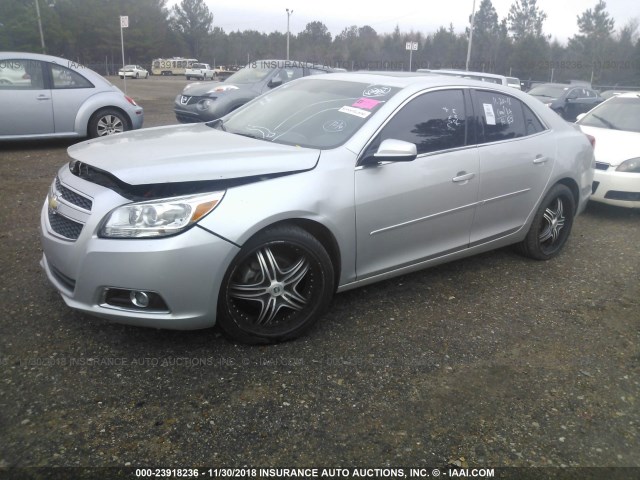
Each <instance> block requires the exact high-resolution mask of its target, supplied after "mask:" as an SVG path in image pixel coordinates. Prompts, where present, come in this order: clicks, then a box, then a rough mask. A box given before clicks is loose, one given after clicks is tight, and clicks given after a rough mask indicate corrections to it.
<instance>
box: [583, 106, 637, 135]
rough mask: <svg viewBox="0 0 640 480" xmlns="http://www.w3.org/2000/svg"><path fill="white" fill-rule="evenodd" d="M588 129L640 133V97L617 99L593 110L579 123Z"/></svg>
mask: <svg viewBox="0 0 640 480" xmlns="http://www.w3.org/2000/svg"><path fill="white" fill-rule="evenodd" d="M578 123H579V124H580V125H584V126H586V127H598V128H610V129H612V130H624V131H627V132H639V133H640V97H635V98H620V97H615V98H612V99H611V100H607V101H606V102H605V103H603V104H601V105H600V106H598V107H596V108H594V109H593V110H591V111H590V112H589V113H588V114H587V115H586V116H585V117H584V118H583V119H581V120H580V121H579V122H578Z"/></svg>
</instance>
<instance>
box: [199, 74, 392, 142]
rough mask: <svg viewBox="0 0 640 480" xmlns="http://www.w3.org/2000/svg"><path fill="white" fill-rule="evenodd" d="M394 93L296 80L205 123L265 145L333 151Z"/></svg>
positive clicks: (355, 84) (361, 85)
mask: <svg viewBox="0 0 640 480" xmlns="http://www.w3.org/2000/svg"><path fill="white" fill-rule="evenodd" d="M398 90H399V89H398V88H396V87H389V86H386V85H369V84H367V83H360V82H350V81H343V80H326V79H323V80H320V79H316V78H308V79H304V80H298V81H295V80H294V81H292V82H290V83H286V84H285V85H283V86H281V87H278V88H277V89H275V90H272V91H271V92H269V93H268V94H266V95H263V96H261V97H259V98H257V99H256V100H254V101H253V102H251V103H249V104H247V105H246V106H245V107H244V108H241V109H240V110H237V111H235V112H232V113H231V114H229V115H227V116H226V117H223V119H222V121H221V122H216V121H213V122H211V123H209V124H208V125H209V126H210V127H212V128H219V129H222V130H226V131H228V132H231V133H235V134H238V135H245V136H248V137H253V138H258V139H261V140H265V141H269V142H275V143H284V144H287V145H298V146H301V147H308V148H320V149H326V148H334V147H337V146H338V145H341V144H343V143H344V142H346V141H347V140H348V139H349V138H351V136H352V135H353V134H354V133H355V132H356V131H357V130H358V129H359V128H360V127H361V126H362V125H364V123H365V122H366V121H367V120H368V119H369V118H370V117H371V116H372V115H373V114H374V113H375V112H376V111H377V110H379V109H380V107H381V106H382V105H384V103H385V102H387V101H388V100H389V99H390V98H391V97H392V96H393V95H394V94H395V93H397V92H398Z"/></svg>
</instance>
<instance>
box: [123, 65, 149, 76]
mask: <svg viewBox="0 0 640 480" xmlns="http://www.w3.org/2000/svg"><path fill="white" fill-rule="evenodd" d="M118 75H119V76H120V78H124V77H130V78H147V77H148V76H149V72H148V71H147V70H146V69H144V68H142V67H141V66H140V65H125V66H124V67H122V68H121V69H120V70H118Z"/></svg>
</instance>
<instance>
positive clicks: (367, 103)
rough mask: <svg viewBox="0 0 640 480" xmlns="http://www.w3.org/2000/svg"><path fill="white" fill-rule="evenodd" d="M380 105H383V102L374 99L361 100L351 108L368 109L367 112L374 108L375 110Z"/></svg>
mask: <svg viewBox="0 0 640 480" xmlns="http://www.w3.org/2000/svg"><path fill="white" fill-rule="evenodd" d="M379 103H381V102H380V101H378V100H374V99H373V98H361V99H359V100H358V101H357V102H356V103H354V104H353V105H351V106H352V107H358V108H364V109H367V110H371V109H372V108H374V107H375V106H376V105H378V104H379Z"/></svg>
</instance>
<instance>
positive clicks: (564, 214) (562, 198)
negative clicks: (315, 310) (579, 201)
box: [519, 184, 575, 260]
mask: <svg viewBox="0 0 640 480" xmlns="http://www.w3.org/2000/svg"><path fill="white" fill-rule="evenodd" d="M574 212H575V200H574V198H573V194H572V193H571V190H569V187H567V186H566V185H562V184H558V185H555V186H554V187H553V188H552V189H551V190H549V193H547V195H546V196H545V197H544V200H543V201H542V203H541V204H540V207H539V208H538V211H537V212H536V214H535V216H534V217H533V223H532V224H531V228H530V229H529V233H528V234H527V236H526V237H525V239H524V240H523V241H522V242H521V243H520V244H519V249H520V252H521V253H523V254H524V255H526V256H527V257H531V258H535V259H536V260H548V259H550V258H553V257H555V256H556V255H558V254H559V253H560V251H561V250H562V247H564V244H565V243H566V242H567V239H568V238H569V234H570V233H571V227H572V226H573V217H574Z"/></svg>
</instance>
